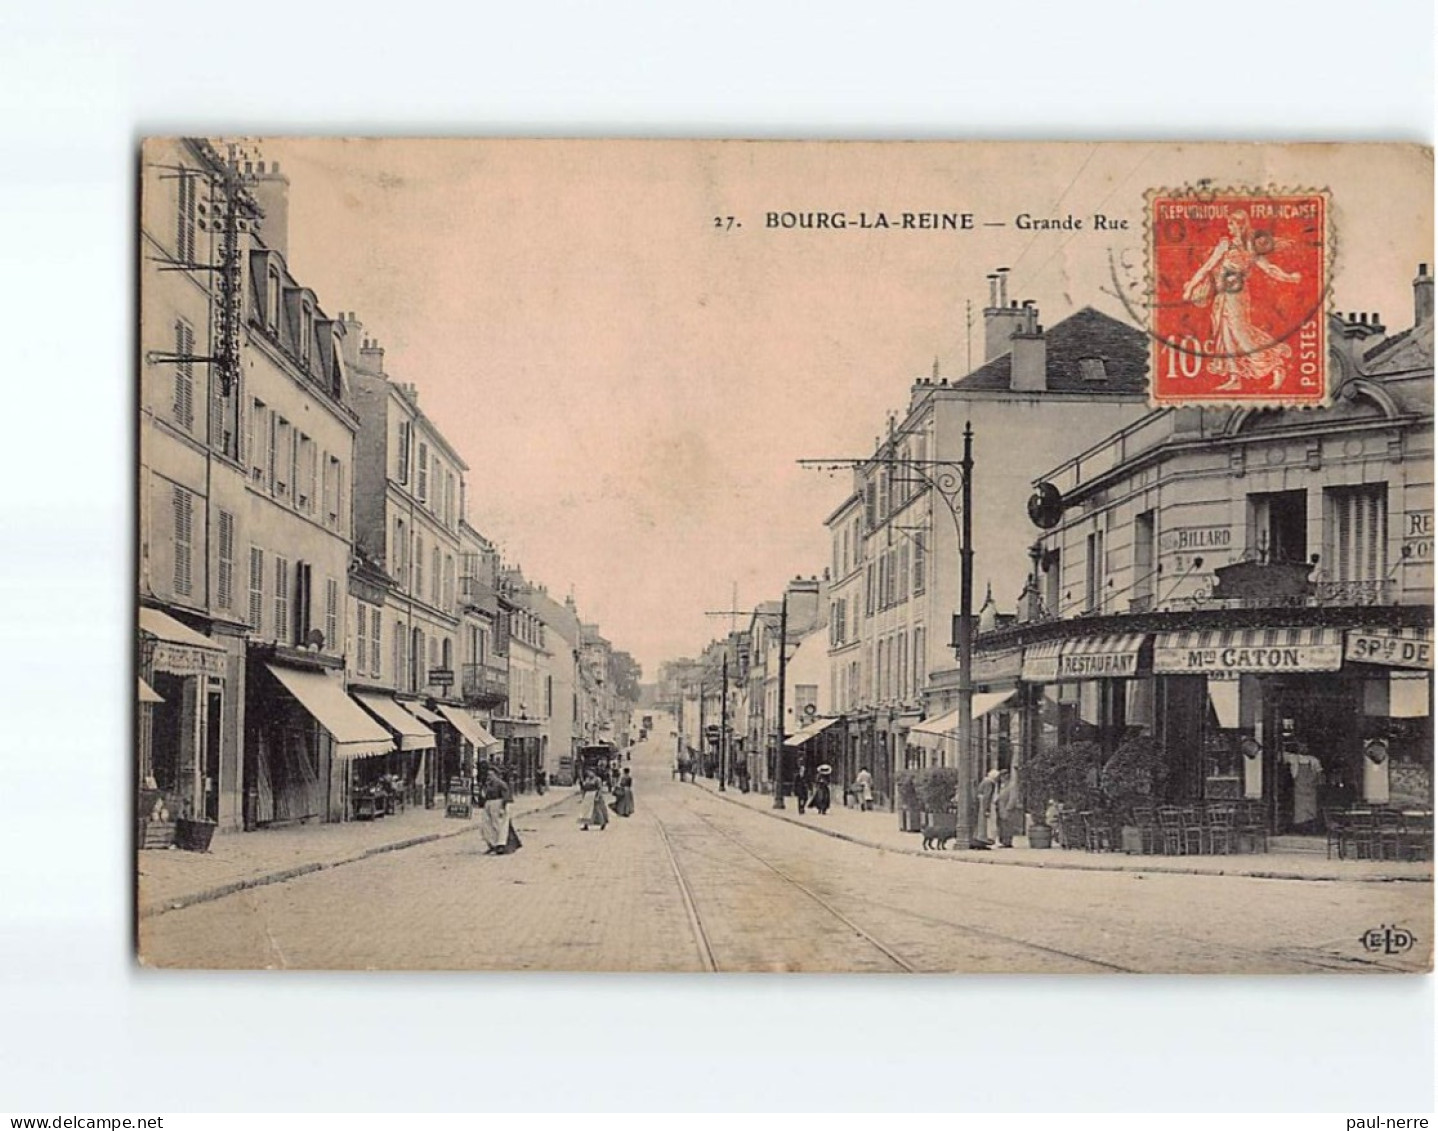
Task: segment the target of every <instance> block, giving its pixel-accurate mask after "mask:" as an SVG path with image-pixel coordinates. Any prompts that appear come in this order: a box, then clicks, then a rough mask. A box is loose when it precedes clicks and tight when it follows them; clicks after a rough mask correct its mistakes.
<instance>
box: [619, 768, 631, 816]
mask: <svg viewBox="0 0 1438 1131" xmlns="http://www.w3.org/2000/svg"><path fill="white" fill-rule="evenodd" d="M614 812H615V813H616V814H617V815H618V816H620V817H632V816H634V779H633V778H632V777H631V776H630V774H629V767H628V766H625V767H624V772H623V773H622V774H620V775H619V784H618V785H616V786H615V787H614Z"/></svg>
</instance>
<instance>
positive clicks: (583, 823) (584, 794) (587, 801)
mask: <svg viewBox="0 0 1438 1131" xmlns="http://www.w3.org/2000/svg"><path fill="white" fill-rule="evenodd" d="M591 793H592V794H593V795H594V796H593V797H592V798H591V797H590V794H591ZM579 805H580V812H579V827H580V828H581V829H583V830H584V831H585V832H588V831H589V826H590V825H598V826H599V828H600V831H601V832H602V831H603V830H604V829H606V828H608V827H609V806H607V805H605V804H604V783H603V782H601V781H600V780H599V779H598V778H596V777H594V776H592V775H589V776H586V777H585V778H584V780H583V781H582V782H581V783H580V785H579Z"/></svg>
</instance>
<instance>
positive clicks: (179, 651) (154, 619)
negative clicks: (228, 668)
mask: <svg viewBox="0 0 1438 1131" xmlns="http://www.w3.org/2000/svg"><path fill="white" fill-rule="evenodd" d="M139 629H140V632H141V633H142V634H144V635H145V636H148V637H150V638H151V645H150V648H151V651H150V663H151V665H152V666H153V667H154V669H155V670H156V671H161V672H169V673H171V674H172V675H224V674H225V650H224V648H222V647H221V646H220V645H219V644H218V643H217V642H216V641H214V640H212V639H211V638H210V637H208V636H205V635H204V634H203V633H199V632H196V631H195V630H194V629H193V628H190V627H189V626H188V625H184V624H181V623H180V622H179V621H177V620H176V619H175V618H174V617H172V616H170V615H169V614H168V613H162V612H161V611H160V610H159V609H151V608H146V607H142V608H141V609H140V615H139Z"/></svg>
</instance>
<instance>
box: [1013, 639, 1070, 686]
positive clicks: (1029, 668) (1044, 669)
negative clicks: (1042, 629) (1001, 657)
mask: <svg viewBox="0 0 1438 1131" xmlns="http://www.w3.org/2000/svg"><path fill="white" fill-rule="evenodd" d="M1063 646H1064V642H1063V641H1062V640H1045V641H1044V642H1043V643H1042V644H1031V645H1029V647H1027V648H1025V649H1024V663H1023V667H1022V668H1021V669H1020V673H1021V674H1022V676H1023V679H1024V682H1025V683H1057V682H1058V678H1059V653H1060V652H1061V651H1062V650H1063Z"/></svg>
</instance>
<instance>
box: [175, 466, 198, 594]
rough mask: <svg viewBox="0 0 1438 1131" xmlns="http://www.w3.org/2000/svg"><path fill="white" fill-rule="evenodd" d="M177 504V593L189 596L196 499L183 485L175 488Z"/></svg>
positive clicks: (191, 586) (191, 587)
mask: <svg viewBox="0 0 1438 1131" xmlns="http://www.w3.org/2000/svg"><path fill="white" fill-rule="evenodd" d="M174 504H175V593H176V594H177V595H178V596H181V597H188V596H189V595H190V593H191V590H192V589H193V585H192V581H191V575H190V567H191V562H192V560H193V557H194V554H193V545H194V544H193V542H192V538H193V530H192V524H193V522H194V499H193V498H192V497H191V495H190V493H189V492H188V491H186V490H185V489H184V488H183V487H176V488H175V489H174Z"/></svg>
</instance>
